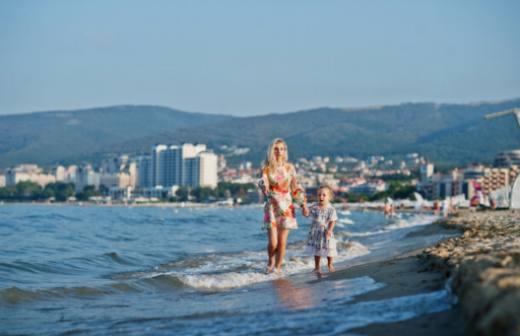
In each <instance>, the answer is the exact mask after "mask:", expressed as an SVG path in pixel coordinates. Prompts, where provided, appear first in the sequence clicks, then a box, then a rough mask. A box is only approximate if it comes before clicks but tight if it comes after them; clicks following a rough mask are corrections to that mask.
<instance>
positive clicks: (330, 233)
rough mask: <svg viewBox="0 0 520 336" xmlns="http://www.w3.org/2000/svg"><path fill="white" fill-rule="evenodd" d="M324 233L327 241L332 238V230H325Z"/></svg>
mask: <svg viewBox="0 0 520 336" xmlns="http://www.w3.org/2000/svg"><path fill="white" fill-rule="evenodd" d="M325 232H326V234H327V240H328V239H330V237H332V229H327V230H326V231H325Z"/></svg>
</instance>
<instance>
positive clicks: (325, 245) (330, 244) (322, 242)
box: [305, 204, 338, 257]
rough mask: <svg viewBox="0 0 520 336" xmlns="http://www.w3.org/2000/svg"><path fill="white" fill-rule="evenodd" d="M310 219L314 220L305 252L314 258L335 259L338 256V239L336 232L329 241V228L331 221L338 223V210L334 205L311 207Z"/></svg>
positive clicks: (315, 205)
mask: <svg viewBox="0 0 520 336" xmlns="http://www.w3.org/2000/svg"><path fill="white" fill-rule="evenodd" d="M309 210H310V217H311V219H312V223H311V228H310V230H309V235H308V236H307V242H306V244H305V245H306V246H305V250H306V252H307V253H309V254H310V255H313V256H319V257H335V256H337V255H338V251H337V249H336V238H334V232H333V233H332V235H331V237H330V239H327V232H326V230H327V227H328V226H329V223H330V222H331V221H337V220H338V215H337V214H336V209H334V207H333V206H332V205H330V204H329V205H327V206H326V207H323V208H320V207H319V205H318V204H314V205H312V206H311V207H310V209H309Z"/></svg>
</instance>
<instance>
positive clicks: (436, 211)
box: [433, 200, 441, 215]
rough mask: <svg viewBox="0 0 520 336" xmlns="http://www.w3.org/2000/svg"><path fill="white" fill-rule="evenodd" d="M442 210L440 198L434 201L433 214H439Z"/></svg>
mask: <svg viewBox="0 0 520 336" xmlns="http://www.w3.org/2000/svg"><path fill="white" fill-rule="evenodd" d="M440 212H441V204H440V203H439V200H435V202H433V214H434V215H439V214H440Z"/></svg>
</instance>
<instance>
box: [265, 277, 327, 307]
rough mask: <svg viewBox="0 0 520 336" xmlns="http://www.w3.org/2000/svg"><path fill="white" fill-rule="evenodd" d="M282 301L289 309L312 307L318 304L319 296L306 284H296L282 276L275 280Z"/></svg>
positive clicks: (275, 286) (277, 292)
mask: <svg viewBox="0 0 520 336" xmlns="http://www.w3.org/2000/svg"><path fill="white" fill-rule="evenodd" d="M273 284H274V288H275V290H276V294H277V296H278V299H279V300H280V303H281V304H282V306H283V307H285V308H286V309H289V310H298V309H306V308H312V307H314V306H315V305H316V304H317V301H318V300H317V298H316V297H315V295H313V292H312V290H311V289H310V288H309V287H306V286H296V285H295V284H294V283H293V282H292V281H291V280H289V279H286V278H280V279H276V280H274V281H273Z"/></svg>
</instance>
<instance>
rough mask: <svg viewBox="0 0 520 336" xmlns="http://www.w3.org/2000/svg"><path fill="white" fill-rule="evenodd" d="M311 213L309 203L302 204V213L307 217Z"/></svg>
mask: <svg viewBox="0 0 520 336" xmlns="http://www.w3.org/2000/svg"><path fill="white" fill-rule="evenodd" d="M309 214H310V211H309V208H308V207H307V204H304V205H302V215H304V216H305V217H309Z"/></svg>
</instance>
